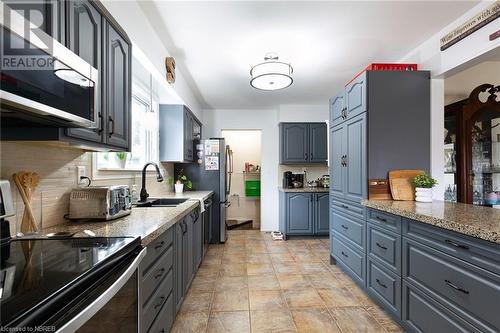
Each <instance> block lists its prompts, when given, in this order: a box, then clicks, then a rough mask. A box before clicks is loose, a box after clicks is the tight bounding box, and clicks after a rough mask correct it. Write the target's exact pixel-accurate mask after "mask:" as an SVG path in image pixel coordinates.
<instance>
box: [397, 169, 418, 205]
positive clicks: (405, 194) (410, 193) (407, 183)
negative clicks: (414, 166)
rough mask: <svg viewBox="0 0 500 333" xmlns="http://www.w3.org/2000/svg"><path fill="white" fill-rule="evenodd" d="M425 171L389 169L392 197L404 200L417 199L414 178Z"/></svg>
mask: <svg viewBox="0 0 500 333" xmlns="http://www.w3.org/2000/svg"><path fill="white" fill-rule="evenodd" d="M424 173H425V172H424V171H423V170H392V171H389V184H390V187H391V194H392V199H394V200H402V201H413V200H415V187H414V186H413V184H412V180H413V178H415V177H416V176H418V175H421V174H424Z"/></svg>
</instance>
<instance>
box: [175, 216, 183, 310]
mask: <svg viewBox="0 0 500 333" xmlns="http://www.w3.org/2000/svg"><path fill="white" fill-rule="evenodd" d="M183 235H184V231H183V227H182V221H180V222H178V223H177V224H176V225H175V230H174V249H175V251H174V295H175V309H176V311H179V308H180V307H181V304H182V300H183V299H184V287H183V281H184V278H183V243H182V240H183Z"/></svg>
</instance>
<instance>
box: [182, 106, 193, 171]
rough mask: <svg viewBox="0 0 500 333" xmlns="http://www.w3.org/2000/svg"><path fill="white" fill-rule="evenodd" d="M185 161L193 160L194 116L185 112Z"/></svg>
mask: <svg viewBox="0 0 500 333" xmlns="http://www.w3.org/2000/svg"><path fill="white" fill-rule="evenodd" d="M184 160H186V161H192V160H193V116H192V115H191V113H189V111H187V110H184Z"/></svg>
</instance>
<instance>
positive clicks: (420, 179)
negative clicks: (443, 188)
mask: <svg viewBox="0 0 500 333" xmlns="http://www.w3.org/2000/svg"><path fill="white" fill-rule="evenodd" d="M412 183H413V185H415V187H420V188H432V187H434V185H436V184H437V183H438V182H437V180H435V179H434V178H432V177H431V176H429V175H428V174H426V173H424V174H423V175H418V176H416V177H415V178H413V180H412Z"/></svg>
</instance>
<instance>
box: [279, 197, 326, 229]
mask: <svg viewBox="0 0 500 333" xmlns="http://www.w3.org/2000/svg"><path fill="white" fill-rule="evenodd" d="M328 207H329V195H328V193H311V192H280V231H281V232H283V233H284V234H285V236H287V235H327V234H328V230H329V215H328V212H329V209H328Z"/></svg>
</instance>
